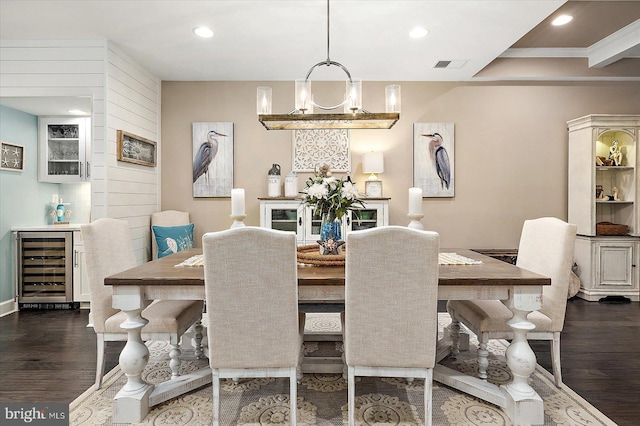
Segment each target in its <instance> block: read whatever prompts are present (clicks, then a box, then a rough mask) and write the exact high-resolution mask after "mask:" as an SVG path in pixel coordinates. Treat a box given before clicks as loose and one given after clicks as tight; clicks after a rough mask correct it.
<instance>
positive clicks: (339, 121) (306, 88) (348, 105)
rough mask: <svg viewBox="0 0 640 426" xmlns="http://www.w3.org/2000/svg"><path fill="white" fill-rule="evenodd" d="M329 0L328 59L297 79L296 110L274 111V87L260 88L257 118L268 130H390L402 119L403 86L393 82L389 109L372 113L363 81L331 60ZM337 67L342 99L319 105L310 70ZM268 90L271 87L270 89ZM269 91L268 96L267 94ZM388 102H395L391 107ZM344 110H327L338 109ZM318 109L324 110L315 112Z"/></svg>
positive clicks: (386, 92) (387, 92) (389, 92)
mask: <svg viewBox="0 0 640 426" xmlns="http://www.w3.org/2000/svg"><path fill="white" fill-rule="evenodd" d="M329 11H330V9H329V0H327V59H326V60H324V61H321V62H318V63H317V64H315V65H314V66H312V67H311V69H309V72H307V75H306V77H305V78H304V79H299V80H296V81H295V109H294V110H293V111H291V112H290V113H288V114H272V113H271V88H269V87H266V86H260V87H258V91H257V113H258V121H259V122H260V123H262V125H263V126H264V127H265V128H266V129H267V130H291V129H390V128H391V127H393V125H394V124H395V123H396V122H397V121H398V120H399V119H400V108H399V107H400V86H399V85H392V86H389V87H394V88H396V89H394V90H392V91H390V90H389V89H387V88H385V96H386V97H388V96H393V99H391V100H390V99H387V98H386V99H385V105H386V112H384V113H372V112H369V111H367V110H365V109H364V108H363V107H362V80H361V79H357V78H352V77H351V73H350V72H349V70H348V69H347V67H345V66H344V65H342V64H341V63H339V62H335V61H332V60H331V59H330V54H329V46H330V43H329V41H330V40H329V34H330V20H329V16H330V13H329ZM321 65H325V66H335V67H338V68H340V69H341V70H342V71H343V72H344V73H345V74H346V76H347V80H346V87H345V93H344V97H343V99H342V100H341V101H340V102H339V103H337V104H336V105H330V106H325V105H320V104H318V103H316V102H314V99H313V93H312V91H311V80H309V77H310V76H311V73H312V72H313V71H314V70H315V69H316V68H317V67H319V66H321ZM267 89H268V90H267ZM266 93H268V96H267V95H266ZM389 105H393V107H390V106H389ZM340 108H342V111H343V112H330V113H327V112H324V111H333V110H339V109H340ZM315 109H318V110H322V112H314V110H315Z"/></svg>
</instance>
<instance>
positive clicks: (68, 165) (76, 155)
mask: <svg viewBox="0 0 640 426" xmlns="http://www.w3.org/2000/svg"><path fill="white" fill-rule="evenodd" d="M79 137H80V125H79V124H48V125H47V154H48V155H47V174H48V175H70V176H78V177H79V176H80V139H79Z"/></svg>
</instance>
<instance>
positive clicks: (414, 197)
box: [409, 188, 422, 215]
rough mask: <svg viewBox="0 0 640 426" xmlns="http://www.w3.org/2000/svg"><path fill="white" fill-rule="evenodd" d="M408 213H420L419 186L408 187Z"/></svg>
mask: <svg viewBox="0 0 640 426" xmlns="http://www.w3.org/2000/svg"><path fill="white" fill-rule="evenodd" d="M409 214H413V215H417V214H422V189H421V188H409Z"/></svg>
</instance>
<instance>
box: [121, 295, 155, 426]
mask: <svg viewBox="0 0 640 426" xmlns="http://www.w3.org/2000/svg"><path fill="white" fill-rule="evenodd" d="M145 306H146V304H145V301H144V300H143V297H142V292H141V290H140V289H139V288H137V287H124V288H117V287H115V286H114V295H113V307H114V308H117V309H121V310H122V311H124V312H125V313H126V314H127V319H126V320H125V321H124V322H123V323H122V324H121V325H120V327H121V328H123V329H125V330H127V335H128V336H127V343H126V344H125V346H124V348H123V349H122V352H121V353H120V358H119V361H120V368H121V369H122V372H123V373H124V374H125V376H126V377H127V383H125V385H124V386H123V387H122V389H120V391H119V392H118V394H117V395H116V397H115V398H114V403H113V421H114V423H137V422H141V421H142V419H144V418H145V416H146V415H147V414H148V413H149V395H151V392H152V391H153V389H154V386H153V385H152V384H149V383H147V382H145V381H144V380H143V379H142V371H143V370H144V368H145V367H146V365H147V363H148V362H149V349H148V348H147V346H146V345H145V344H144V342H143V341H142V337H141V330H142V327H144V326H145V325H146V324H147V323H148V322H149V321H147V320H146V319H144V318H142V316H141V312H142V310H143V309H144V308H145Z"/></svg>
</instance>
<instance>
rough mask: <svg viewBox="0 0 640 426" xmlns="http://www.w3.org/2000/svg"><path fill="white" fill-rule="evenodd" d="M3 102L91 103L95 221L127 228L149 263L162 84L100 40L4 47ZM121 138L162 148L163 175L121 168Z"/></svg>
mask: <svg viewBox="0 0 640 426" xmlns="http://www.w3.org/2000/svg"><path fill="white" fill-rule="evenodd" d="M0 77H1V78H0V97H42V96H55V97H59V96H91V97H92V105H93V111H92V117H91V119H92V146H91V151H92V155H91V218H92V220H94V219H97V218H101V217H113V218H118V219H124V220H127V222H128V223H129V226H130V227H131V231H132V233H133V238H134V244H135V248H136V258H137V260H138V262H144V261H146V260H148V259H149V258H150V236H149V235H150V230H149V225H150V214H151V213H153V212H155V211H158V209H159V207H160V200H159V193H160V190H159V164H160V157H159V153H160V87H161V82H160V80H158V79H157V78H156V77H155V76H153V75H152V74H150V73H149V72H148V71H146V70H145V69H144V68H142V67H141V66H140V65H138V64H137V63H136V62H135V60H133V59H132V58H130V57H128V56H127V55H126V54H124V53H123V52H122V51H121V50H120V49H119V48H118V47H117V46H115V45H114V44H113V43H111V42H109V41H108V40H105V39H96V40H0ZM117 130H125V131H128V132H131V133H133V134H136V135H139V136H142V137H145V138H147V139H151V140H153V141H156V142H158V167H145V166H139V165H134V164H129V163H122V162H118V161H117V160H116V149H117V138H116V132H117Z"/></svg>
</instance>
